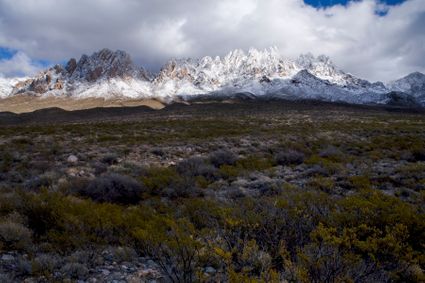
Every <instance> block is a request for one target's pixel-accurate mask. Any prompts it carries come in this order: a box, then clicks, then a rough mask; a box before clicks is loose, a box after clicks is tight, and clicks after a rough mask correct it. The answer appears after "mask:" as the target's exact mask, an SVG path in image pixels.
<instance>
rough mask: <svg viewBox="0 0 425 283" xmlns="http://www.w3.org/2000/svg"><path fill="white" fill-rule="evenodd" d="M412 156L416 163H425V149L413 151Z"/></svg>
mask: <svg viewBox="0 0 425 283" xmlns="http://www.w3.org/2000/svg"><path fill="white" fill-rule="evenodd" d="M412 156H413V158H414V160H415V161H425V148H422V147H420V148H419V147H418V148H415V149H413V150H412Z"/></svg>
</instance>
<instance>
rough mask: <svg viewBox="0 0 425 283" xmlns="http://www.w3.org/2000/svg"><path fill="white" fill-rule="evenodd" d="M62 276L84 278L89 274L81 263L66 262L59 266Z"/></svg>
mask: <svg viewBox="0 0 425 283" xmlns="http://www.w3.org/2000/svg"><path fill="white" fill-rule="evenodd" d="M61 273H62V274H63V277H64V278H67V279H68V278H69V279H77V280H84V279H86V278H87V276H88V274H89V270H88V268H87V267H86V266H85V265H83V264H81V263H74V262H71V263H67V264H65V265H64V266H63V267H62V268H61Z"/></svg>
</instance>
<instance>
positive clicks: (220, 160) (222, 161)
mask: <svg viewBox="0 0 425 283" xmlns="http://www.w3.org/2000/svg"><path fill="white" fill-rule="evenodd" d="M209 159H210V162H211V164H213V165H214V166H215V167H217V168H218V167H220V166H222V165H234V164H235V163H236V161H237V159H238V157H237V156H236V155H235V154H234V153H233V152H231V151H230V150H226V149H222V150H217V151H214V152H212V153H211V154H210V156H209Z"/></svg>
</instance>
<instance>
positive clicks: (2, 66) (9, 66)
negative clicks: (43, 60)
mask: <svg viewBox="0 0 425 283" xmlns="http://www.w3.org/2000/svg"><path fill="white" fill-rule="evenodd" d="M39 70H40V66H39V65H37V64H35V63H33V62H32V60H31V58H29V57H28V56H27V55H26V54H25V53H23V52H17V53H16V54H15V55H13V56H12V57H11V58H10V59H2V60H0V75H1V76H5V77H15V76H28V75H33V74H35V73H36V72H37V71H39Z"/></svg>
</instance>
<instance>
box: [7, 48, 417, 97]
mask: <svg viewBox="0 0 425 283" xmlns="http://www.w3.org/2000/svg"><path fill="white" fill-rule="evenodd" d="M235 93H250V94H252V95H253V96H254V97H258V96H263V97H266V96H271V97H280V98H285V99H321V100H325V101H343V102H349V103H357V104H364V103H367V104H370V103H372V104H374V103H391V102H392V101H393V100H394V99H395V100H396V101H398V102H397V103H400V102H402V101H409V102H410V103H411V102H414V103H415V104H418V105H419V104H420V105H425V75H424V74H422V73H419V72H416V73H412V74H410V75H408V76H406V77H404V78H402V79H400V80H397V81H394V82H391V83H388V84H386V85H385V84H383V83H382V82H375V83H371V82H369V81H367V80H363V79H360V78H357V77H355V76H353V75H351V74H348V73H345V72H343V71H341V70H339V69H338V68H337V67H336V66H335V65H334V64H333V63H332V61H331V60H330V58H329V57H327V56H324V55H321V56H318V57H314V56H313V55H311V54H306V55H301V56H299V57H298V58H297V59H289V58H285V57H283V56H281V55H280V54H279V52H278V50H277V49H276V48H270V49H266V50H262V51H260V50H256V49H250V50H249V51H248V52H244V51H242V50H238V49H237V50H234V51H232V52H230V53H229V54H227V55H226V56H224V57H222V58H221V57H215V58H212V57H209V56H207V57H204V58H201V59H180V60H170V61H169V62H168V63H167V64H166V65H164V67H163V68H162V69H161V70H160V72H159V73H158V74H157V75H155V76H151V75H149V74H148V72H147V71H145V69H143V68H142V67H139V66H137V65H136V64H134V63H133V61H132V60H131V57H130V56H129V55H128V54H127V53H126V52H124V51H111V50H109V49H102V50H100V51H98V52H95V53H93V54H92V55H91V56H87V55H83V56H81V58H80V59H79V60H78V61H77V60H76V59H74V58H72V59H70V60H69V61H68V63H67V64H65V65H64V66H62V65H56V66H54V67H52V68H49V69H47V70H45V71H42V72H40V73H39V74H38V75H36V76H35V77H33V78H18V79H5V78H0V97H1V98H6V97H11V96H14V95H19V94H25V95H32V96H40V97H46V96H54V97H64V96H65V97H71V98H76V99H78V98H89V97H96V98H99V97H100V98H106V99H107V98H117V97H119V98H124V99H127V98H128V99H135V98H137V99H143V98H158V99H161V100H163V101H173V100H176V99H191V98H193V97H197V96H200V95H210V96H214V95H220V96H223V95H227V94H228V95H229V96H230V95H232V94H235Z"/></svg>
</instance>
